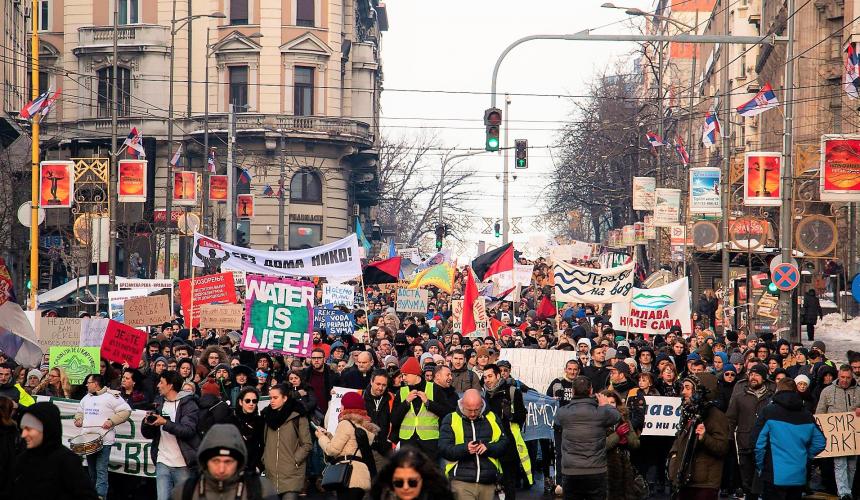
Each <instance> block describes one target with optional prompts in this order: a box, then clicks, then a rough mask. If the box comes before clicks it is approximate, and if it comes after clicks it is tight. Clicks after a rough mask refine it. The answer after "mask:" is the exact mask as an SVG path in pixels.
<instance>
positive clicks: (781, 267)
mask: <svg viewBox="0 0 860 500" xmlns="http://www.w3.org/2000/svg"><path fill="white" fill-rule="evenodd" d="M771 279H772V280H773V284H774V285H776V287H777V288H779V289H780V290H782V291H783V292H789V291H791V290H794V289H795V288H796V287H797V285H798V284H800V270H798V269H797V266H795V265H794V264H791V263H788V262H783V263H782V264H778V265H777V266H776V267H774V268H773V275H772V276H771Z"/></svg>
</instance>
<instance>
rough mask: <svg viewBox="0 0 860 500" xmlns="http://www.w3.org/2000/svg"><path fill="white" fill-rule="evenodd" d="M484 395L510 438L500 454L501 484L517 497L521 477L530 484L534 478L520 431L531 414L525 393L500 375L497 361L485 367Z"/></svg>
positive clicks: (508, 497) (513, 499)
mask: <svg viewBox="0 0 860 500" xmlns="http://www.w3.org/2000/svg"><path fill="white" fill-rule="evenodd" d="M484 399H485V400H486V401H487V407H488V408H489V409H490V411H492V412H493V413H495V414H496V415H498V416H499V420H500V425H501V427H502V432H504V433H505V436H506V437H507V438H508V445H507V447H506V449H505V453H504V455H503V456H502V457H501V458H500V461H501V463H502V469H504V471H505V474H504V476H503V477H502V486H503V487H504V490H505V500H516V496H517V486H518V483H519V480H520V478H521V477H524V478H525V479H526V481H527V482H528V485H529V486H530V485H531V484H532V482H533V479H532V463H531V459H530V458H529V451H528V448H526V442H525V440H523V434H522V431H521V429H522V427H523V425H524V424H525V423H526V417H527V416H528V412H527V411H526V406H525V404H524V403H523V393H522V392H521V391H520V390H519V389H517V388H516V387H514V386H513V385H511V384H509V383H508V382H507V381H506V380H504V379H503V378H502V377H501V370H500V369H499V366H498V365H496V364H489V365H487V366H485V367H484ZM521 474H522V475H521Z"/></svg>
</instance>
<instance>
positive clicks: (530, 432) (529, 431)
mask: <svg viewBox="0 0 860 500" xmlns="http://www.w3.org/2000/svg"><path fill="white" fill-rule="evenodd" d="M523 404H524V405H525V407H526V411H527V412H528V416H527V417H526V423H525V425H524V426H523V441H534V440H535V439H553V432H552V426H553V424H554V423H555V413H556V412H557V411H558V401H556V400H555V399H553V398H551V397H549V396H545V395H543V394H540V393H538V392H536V391H528V392H525V393H523Z"/></svg>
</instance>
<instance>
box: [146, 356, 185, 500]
mask: <svg viewBox="0 0 860 500" xmlns="http://www.w3.org/2000/svg"><path fill="white" fill-rule="evenodd" d="M182 383H183V380H182V376H181V375H179V374H178V373H177V372H175V371H165V372H162V374H161V375H160V376H159V379H158V392H159V394H160V396H159V397H158V398H157V399H156V401H155V411H154V412H150V413H149V414H148V415H147V416H146V418H144V420H143V426H142V427H141V429H140V432H141V434H143V437H145V438H147V439H152V446H151V447H150V449H149V451H150V455H151V457H152V461H153V463H155V483H156V489H157V491H158V500H169V499H170V494H171V491H173V488H174V487H175V486H176V485H179V484H183V483H184V482H185V481H186V480H187V479H188V477H189V476H190V475H191V471H192V470H193V467H194V466H195V465H197V447H198V446H199V445H200V436H199V434H198V433H197V420H198V416H199V411H200V410H199V408H198V406H197V398H196V396H194V394H191V393H189V392H179V391H180V390H181V389H182Z"/></svg>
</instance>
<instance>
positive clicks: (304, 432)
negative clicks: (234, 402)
mask: <svg viewBox="0 0 860 500" xmlns="http://www.w3.org/2000/svg"><path fill="white" fill-rule="evenodd" d="M289 392H290V389H289V388H288V387H287V386H286V385H283V384H278V385H275V386H274V387H272V389H271V390H270V391H269V397H270V398H271V399H270V403H269V406H268V407H266V408H264V409H263V412H262V416H263V420H264V421H265V423H266V427H265V433H264V442H265V443H266V444H265V448H264V450H263V465H264V466H265V469H266V477H268V478H269V479H270V480H271V481H272V482H273V483H274V484H275V491H277V492H278V495H281V496H282V498H283V499H284V500H290V499H292V500H296V499H297V498H298V496H299V493H300V492H301V491H302V488H303V487H304V484H305V461H306V460H307V458H308V455H309V454H310V452H311V433H310V427H309V425H308V419H307V418H304V416H303V415H302V414H301V409H302V405H301V404H300V403H299V402H297V401H295V400H293V399H290V398H289Z"/></svg>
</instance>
